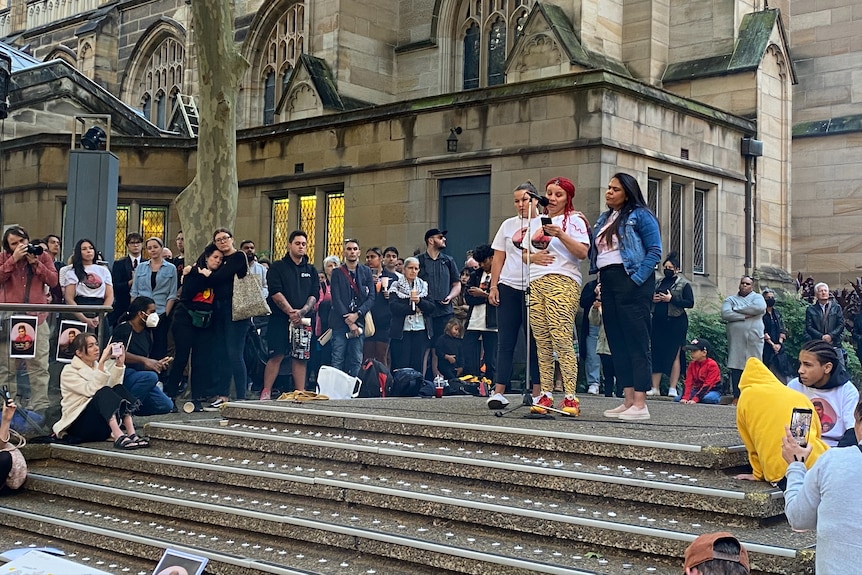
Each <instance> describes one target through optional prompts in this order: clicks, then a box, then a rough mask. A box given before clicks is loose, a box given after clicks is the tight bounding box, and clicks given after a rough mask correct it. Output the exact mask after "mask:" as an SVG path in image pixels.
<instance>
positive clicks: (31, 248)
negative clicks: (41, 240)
mask: <svg viewBox="0 0 862 575" xmlns="http://www.w3.org/2000/svg"><path fill="white" fill-rule="evenodd" d="M44 251H45V248H43V247H42V246H35V245H33V244H27V253H28V254H33V255H34V256H41V255H42V253H43V252H44Z"/></svg>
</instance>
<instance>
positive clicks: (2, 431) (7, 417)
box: [0, 399, 27, 493]
mask: <svg viewBox="0 0 862 575" xmlns="http://www.w3.org/2000/svg"><path fill="white" fill-rule="evenodd" d="M0 404H2V406H3V416H2V418H0V493H2V492H5V491H6V488H7V487H8V488H9V489H18V488H19V487H21V485H23V484H24V480H25V479H27V462H26V461H25V460H24V456H23V455H21V451H20V450H18V446H17V445H15V444H14V443H12V434H13V431H14V430H13V429H12V418H13V417H15V410H16V409H17V408H18V406H17V405H15V402H14V401H12V400H11V399H8V400H6V401H0ZM15 435H16V437H17V439H18V440H20V441H21V443H19V445H21V446H23V442H24V440H23V438H22V437H21V436H20V435H19V434H18V433H17V432H15Z"/></svg>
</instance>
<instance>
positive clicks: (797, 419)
mask: <svg viewBox="0 0 862 575" xmlns="http://www.w3.org/2000/svg"><path fill="white" fill-rule="evenodd" d="M811 417H812V411H811V410H810V409H803V408H801V407H794V408H793V413H792V415H791V416H790V435H792V436H793V439H795V440H796V442H797V443H798V444H799V445H801V446H802V447H805V446H806V445H808V432H809V431H811Z"/></svg>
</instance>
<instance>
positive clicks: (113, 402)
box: [66, 385, 140, 443]
mask: <svg viewBox="0 0 862 575" xmlns="http://www.w3.org/2000/svg"><path fill="white" fill-rule="evenodd" d="M139 403H140V402H139V401H138V398H136V397H135V396H134V395H132V392H130V391H129V390H127V389H126V388H125V387H124V386H123V385H115V386H114V387H103V388H101V389H99V391H97V392H96V393H95V394H94V395H93V397H92V398H91V399H90V402H89V403H88V404H87V407H85V408H84V411H82V412H81V413H80V414H79V415H78V417H77V418H76V419H75V421H73V422H72V424H71V425H70V426H69V428H68V429H67V430H66V431H67V433H68V435H70V436H71V437H72V438H74V439H75V441H78V442H81V443H86V442H90V441H104V440H106V439H107V438H109V437H111V428H110V427H109V426H108V421H109V420H110V419H111V418H112V417H113V418H114V419H116V420H117V421H120V419H121V418H122V417H124V416H125V415H127V414H129V413H132V412H134V410H135V409H137V406H138V405H139Z"/></svg>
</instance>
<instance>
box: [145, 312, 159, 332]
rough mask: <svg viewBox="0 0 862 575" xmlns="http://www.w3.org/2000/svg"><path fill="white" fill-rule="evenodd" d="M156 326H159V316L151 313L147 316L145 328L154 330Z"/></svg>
mask: <svg viewBox="0 0 862 575" xmlns="http://www.w3.org/2000/svg"><path fill="white" fill-rule="evenodd" d="M157 325H159V314H157V313H156V312H153V313H151V314H150V315H148V316H147V327H149V328H154V327H156V326H157Z"/></svg>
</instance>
